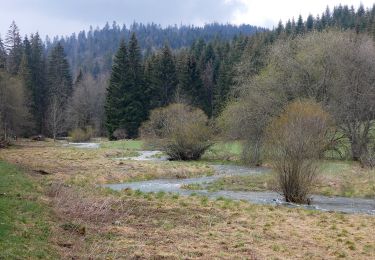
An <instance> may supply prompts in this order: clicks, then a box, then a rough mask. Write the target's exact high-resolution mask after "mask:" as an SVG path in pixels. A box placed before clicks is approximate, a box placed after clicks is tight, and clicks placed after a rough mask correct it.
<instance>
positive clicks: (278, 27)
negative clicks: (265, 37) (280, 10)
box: [276, 20, 284, 35]
mask: <svg viewBox="0 0 375 260" xmlns="http://www.w3.org/2000/svg"><path fill="white" fill-rule="evenodd" d="M283 31H284V26H283V22H282V21H281V20H280V21H279V23H278V25H277V28H276V33H277V35H281V33H282V32H283Z"/></svg>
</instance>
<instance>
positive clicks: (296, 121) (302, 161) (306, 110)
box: [266, 101, 330, 203]
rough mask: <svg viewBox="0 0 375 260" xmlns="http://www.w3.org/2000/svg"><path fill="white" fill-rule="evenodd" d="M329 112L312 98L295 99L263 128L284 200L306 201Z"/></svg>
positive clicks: (324, 143)
mask: <svg viewBox="0 0 375 260" xmlns="http://www.w3.org/2000/svg"><path fill="white" fill-rule="evenodd" d="M329 125H330V116H329V115H328V113H326V112H325V111H324V110H323V109H322V108H321V106H320V105H319V104H317V103H315V102H313V101H295V102H293V103H291V104H289V105H288V106H287V107H286V108H285V110H284V112H283V113H282V114H281V115H280V116H279V117H276V118H274V119H273V120H272V121H271V123H270V125H269V127H268V128H267V131H266V150H267V154H268V156H269V157H270V160H271V163H272V165H273V167H274V169H275V172H276V174H277V184H278V188H279V189H280V191H281V193H282V194H283V196H284V198H285V200H286V201H287V202H294V203H310V201H311V199H310V198H309V194H310V193H311V190H312V188H313V185H314V184H315V182H316V177H317V170H318V165H317V161H318V159H319V155H320V154H321V152H322V150H323V149H324V147H325V146H326V140H327V138H326V136H327V133H328V130H329Z"/></svg>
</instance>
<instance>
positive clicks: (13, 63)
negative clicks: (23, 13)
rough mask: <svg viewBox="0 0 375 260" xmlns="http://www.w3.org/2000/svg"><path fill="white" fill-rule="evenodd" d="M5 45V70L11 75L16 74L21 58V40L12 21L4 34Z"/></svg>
mask: <svg viewBox="0 0 375 260" xmlns="http://www.w3.org/2000/svg"><path fill="white" fill-rule="evenodd" d="M5 46H6V50H7V52H8V56H7V70H8V72H9V73H11V74H12V75H16V74H17V73H18V70H19V66H20V64H21V59H22V40H21V37H20V33H19V29H18V27H17V25H16V23H15V22H14V21H13V22H12V24H11V25H10V27H9V30H8V33H7V35H6V38H5Z"/></svg>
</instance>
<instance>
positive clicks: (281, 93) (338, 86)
mask: <svg viewBox="0 0 375 260" xmlns="http://www.w3.org/2000/svg"><path fill="white" fill-rule="evenodd" d="M245 57H246V56H245ZM267 64H268V65H267V66H266V67H265V68H264V69H263V70H262V71H261V72H260V73H259V74H258V75H256V76H254V77H251V78H246V77H239V84H238V86H237V89H236V95H237V97H238V99H237V100H236V101H237V102H239V104H240V105H239V107H241V108H242V112H239V113H235V114H234V117H240V118H241V119H240V120H239V119H236V118H233V119H231V120H232V121H233V120H234V122H233V125H232V128H239V129H242V130H243V131H244V132H245V133H252V132H253V131H255V130H257V131H256V135H254V134H253V133H252V134H249V136H252V137H251V138H250V140H251V139H253V138H254V136H258V138H257V139H258V140H261V138H262V136H263V133H264V131H263V130H262V129H264V125H265V124H264V122H267V120H269V119H270V117H272V116H274V115H277V114H278V113H279V111H281V110H282V109H283V107H284V106H285V105H286V104H288V103H289V102H291V101H293V100H295V99H298V98H309V99H313V100H316V101H317V102H320V103H322V104H323V106H324V107H325V109H326V110H327V111H329V112H330V114H332V116H333V118H334V119H335V121H336V123H337V126H338V129H339V131H340V132H341V133H342V135H340V136H343V137H344V138H345V139H346V140H348V141H349V143H350V146H351V154H352V158H353V159H354V160H358V159H359V158H360V157H361V156H362V155H363V154H366V153H367V152H368V144H369V143H371V142H374V136H372V135H371V129H373V128H375V120H374V119H375V102H374V100H375V71H374V70H373V68H374V67H375V47H374V44H373V41H372V39H371V38H369V37H368V36H366V35H358V34H353V33H350V32H322V33H310V34H307V35H305V36H300V37H297V38H296V39H293V40H280V41H279V42H277V43H276V44H274V46H273V47H272V48H271V50H270V54H269V59H268V63H267ZM245 65H246V60H244V61H242V63H241V64H240V66H244V69H246V66H245ZM239 71H242V72H243V70H239ZM229 109H231V108H229ZM245 113H247V114H245ZM226 117H228V115H227V116H226ZM236 122H237V123H239V124H236ZM338 136H339V135H338ZM242 138H244V139H245V140H247V139H246V136H242ZM250 143H253V142H250ZM328 147H329V146H328Z"/></svg>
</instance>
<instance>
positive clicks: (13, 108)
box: [0, 71, 30, 140]
mask: <svg viewBox="0 0 375 260" xmlns="http://www.w3.org/2000/svg"><path fill="white" fill-rule="evenodd" d="M25 96H26V95H25V88H24V85H23V84H22V81H21V80H19V79H18V78H16V77H12V76H11V75H9V74H8V73H7V72H3V71H0V136H1V138H2V139H3V140H8V139H9V138H10V137H11V136H13V135H19V134H21V133H22V131H23V129H24V127H25V126H28V125H29V123H28V120H27V119H28V117H29V116H30V115H29V114H28V110H27V107H26V105H25Z"/></svg>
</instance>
